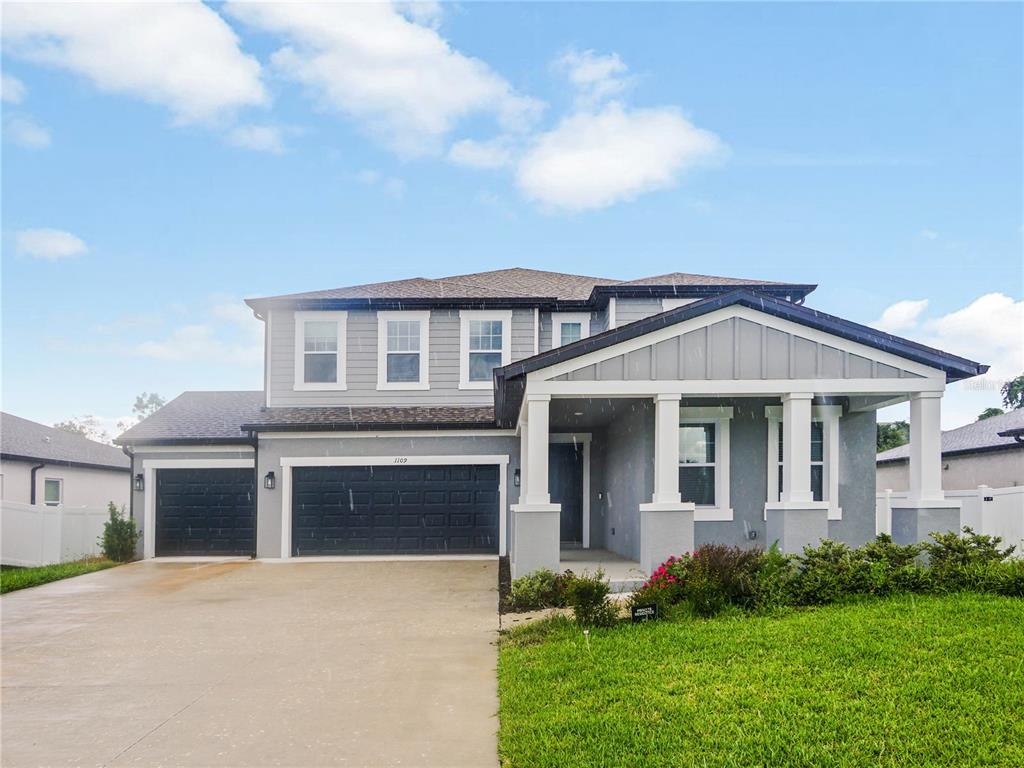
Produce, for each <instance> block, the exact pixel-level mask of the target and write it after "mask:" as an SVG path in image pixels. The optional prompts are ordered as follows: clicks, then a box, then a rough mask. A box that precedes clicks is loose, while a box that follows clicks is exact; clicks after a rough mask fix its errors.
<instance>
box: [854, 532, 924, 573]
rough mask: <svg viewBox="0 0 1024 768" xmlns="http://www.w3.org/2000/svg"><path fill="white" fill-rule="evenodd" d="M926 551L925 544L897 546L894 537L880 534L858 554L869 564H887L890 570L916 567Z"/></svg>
mask: <svg viewBox="0 0 1024 768" xmlns="http://www.w3.org/2000/svg"><path fill="white" fill-rule="evenodd" d="M923 550H924V545H923V544H905V545H901V544H895V543H893V540H892V536H890V535H889V534H887V533H880V534H878V536H876V537H875V540H874V541H869V542H868V543H867V544H865V545H864V546H863V547H860V548H859V549H858V550H857V552H858V553H859V554H860V556H861V557H863V558H864V559H865V560H868V561H869V562H885V563H888V565H889V567H890V568H893V569H894V568H903V567H905V566H908V565H915V564H916V563H917V558H918V556H919V555H920V554H921V552H922V551H923Z"/></svg>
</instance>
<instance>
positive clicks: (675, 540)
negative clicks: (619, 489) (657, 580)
mask: <svg viewBox="0 0 1024 768" xmlns="http://www.w3.org/2000/svg"><path fill="white" fill-rule="evenodd" d="M694 510H695V505H694V504H693V502H689V501H677V502H663V501H662V502H659V501H654V502H650V503H648V504H641V505H640V570H641V571H643V572H644V573H646V574H648V575H649V574H650V573H651V572H652V571H653V570H654V569H655V568H657V567H658V566H659V565H661V564H662V563H663V562H665V561H666V560H668V558H669V557H670V556H671V555H676V556H678V555H684V554H686V553H688V552H693V515H694Z"/></svg>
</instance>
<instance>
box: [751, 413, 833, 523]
mask: <svg viewBox="0 0 1024 768" xmlns="http://www.w3.org/2000/svg"><path fill="white" fill-rule="evenodd" d="M764 415H765V418H766V419H768V454H767V458H768V472H767V474H768V490H767V499H766V500H767V502H768V503H769V504H771V503H776V502H778V500H779V491H780V489H779V465H780V464H781V463H782V462H780V461H778V455H779V427H780V425H781V424H782V406H781V405H766V406H765V407H764ZM842 415H843V407H842V406H841V405H813V406H811V420H812V421H820V422H821V429H822V440H823V443H824V444H823V446H822V451H823V454H822V468H823V475H824V476H823V477H822V479H821V496H822V501H824V502H826V503H828V519H829V520H842V519H843V510H842V507H840V506H839V417H840V416H842ZM764 514H765V520H767V519H768V510H767V509H765V513H764Z"/></svg>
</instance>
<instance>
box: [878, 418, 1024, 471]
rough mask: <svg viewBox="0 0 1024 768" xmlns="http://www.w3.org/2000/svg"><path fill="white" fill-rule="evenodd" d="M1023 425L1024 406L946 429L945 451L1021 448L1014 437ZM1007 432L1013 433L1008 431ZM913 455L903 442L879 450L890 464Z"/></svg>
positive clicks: (881, 459) (882, 459)
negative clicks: (896, 445) (894, 446)
mask: <svg viewBox="0 0 1024 768" xmlns="http://www.w3.org/2000/svg"><path fill="white" fill-rule="evenodd" d="M1021 429H1024V408H1018V409H1017V410H1015V411H1010V412H1009V413H1004V414H1003V415H1002V416H992V417H991V418H988V419H982V420H981V421H976V422H974V423H973V424H968V425H966V426H963V427H958V428H957V429H951V430H949V431H947V432H943V433H942V455H943V456H957V455H963V454H968V453H984V452H986V451H999V450H1002V449H1004V448H1021V447H1024V444H1021V443H1018V442H1017V441H1016V440H1014V438H1013V432H1014V431H1018V430H1021ZM1006 432H1009V433H1010V434H1005V433H1006ZM1000 433H1003V434H1000ZM909 458H910V446H909V445H901V446H899V447H897V448H890V449H889V450H888V451H883V452H882V453H880V454H878V457H877V461H878V463H879V464H887V463H890V462H894V461H906V460H907V459H909Z"/></svg>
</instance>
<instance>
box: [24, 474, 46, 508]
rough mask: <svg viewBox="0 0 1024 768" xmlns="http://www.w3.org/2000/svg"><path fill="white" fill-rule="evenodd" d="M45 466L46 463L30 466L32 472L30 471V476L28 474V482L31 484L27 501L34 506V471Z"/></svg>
mask: <svg viewBox="0 0 1024 768" xmlns="http://www.w3.org/2000/svg"><path fill="white" fill-rule="evenodd" d="M45 466H46V464H36V465H35V466H34V467H32V472H31V473H30V476H29V482H30V483H31V484H32V485H31V489H30V490H29V494H28V499H29V501H28V503H29V504H32V505H33V506H35V503H36V472H38V471H39V470H40V469H42V468H43V467H45Z"/></svg>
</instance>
